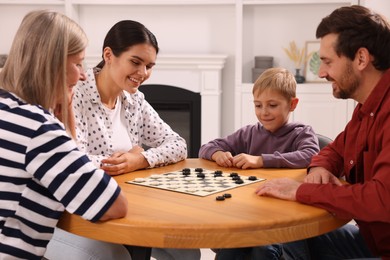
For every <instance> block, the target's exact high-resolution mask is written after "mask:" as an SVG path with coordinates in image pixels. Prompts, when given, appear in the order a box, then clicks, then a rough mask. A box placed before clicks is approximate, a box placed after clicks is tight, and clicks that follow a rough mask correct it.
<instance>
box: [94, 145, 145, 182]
mask: <svg viewBox="0 0 390 260" xmlns="http://www.w3.org/2000/svg"><path fill="white" fill-rule="evenodd" d="M143 151H144V149H143V148H142V147H140V146H138V145H137V146H134V147H133V148H131V149H130V150H129V151H127V152H116V153H114V154H113V155H112V156H110V157H109V158H106V159H103V160H102V166H101V167H100V168H101V169H103V170H104V171H105V172H107V173H108V174H109V175H112V176H113V175H119V174H123V173H128V172H132V171H135V170H138V169H144V168H147V167H148V166H149V163H148V161H147V160H146V159H145V157H144V156H143V155H142V152H143Z"/></svg>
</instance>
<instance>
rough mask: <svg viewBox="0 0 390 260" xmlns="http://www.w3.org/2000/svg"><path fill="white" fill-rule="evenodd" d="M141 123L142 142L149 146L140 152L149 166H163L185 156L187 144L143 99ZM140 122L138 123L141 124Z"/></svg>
mask: <svg viewBox="0 0 390 260" xmlns="http://www.w3.org/2000/svg"><path fill="white" fill-rule="evenodd" d="M141 113H142V115H141V116H142V119H141V122H142V124H143V128H142V129H143V130H142V131H143V133H142V138H141V139H142V143H143V144H145V145H146V146H148V147H149V149H147V150H146V151H144V152H142V154H143V156H144V157H145V158H146V160H147V161H148V163H149V165H150V168H153V167H159V166H164V165H168V164H172V163H176V162H178V161H181V160H184V159H186V158H187V144H186V141H185V139H184V138H183V137H181V136H179V134H177V133H176V132H175V131H173V130H172V128H171V127H170V126H169V125H168V124H167V123H165V122H164V121H163V120H162V119H161V118H160V116H159V115H158V113H157V112H156V111H155V110H154V109H153V107H152V106H151V105H150V104H149V103H148V102H147V101H146V100H145V99H142V101H141ZM141 122H140V124H141Z"/></svg>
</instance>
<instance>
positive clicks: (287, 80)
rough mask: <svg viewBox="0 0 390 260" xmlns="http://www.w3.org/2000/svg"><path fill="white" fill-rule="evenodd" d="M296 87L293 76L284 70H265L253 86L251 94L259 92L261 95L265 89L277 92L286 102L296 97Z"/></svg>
mask: <svg viewBox="0 0 390 260" xmlns="http://www.w3.org/2000/svg"><path fill="white" fill-rule="evenodd" d="M296 86H297V82H296V81H295V77H294V75H293V74H292V73H291V72H290V71H288V70H286V69H284V68H270V69H267V70H265V71H264V72H263V73H262V74H261V75H260V76H259V77H258V78H257V80H256V82H255V84H254V85H253V90H252V94H254V93H255V92H256V91H259V92H258V94H261V93H262V92H263V91H264V90H266V89H272V90H276V91H278V92H279V93H280V94H281V95H282V96H284V97H285V98H286V99H287V100H289V101H290V100H291V99H292V98H295V97H296Z"/></svg>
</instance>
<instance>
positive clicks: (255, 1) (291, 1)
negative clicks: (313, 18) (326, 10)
mask: <svg viewBox="0 0 390 260" xmlns="http://www.w3.org/2000/svg"><path fill="white" fill-rule="evenodd" d="M351 2H354V4H358V0H352V1H351V0H317V1H316V0H243V4H244V5H295V4H351Z"/></svg>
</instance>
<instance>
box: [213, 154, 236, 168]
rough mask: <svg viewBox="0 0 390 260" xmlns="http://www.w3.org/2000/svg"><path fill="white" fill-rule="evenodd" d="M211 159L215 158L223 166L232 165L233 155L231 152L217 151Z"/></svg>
mask: <svg viewBox="0 0 390 260" xmlns="http://www.w3.org/2000/svg"><path fill="white" fill-rule="evenodd" d="M211 159H212V160H214V161H215V162H216V163H217V164H218V165H219V166H222V167H232V166H233V163H232V160H233V156H232V154H231V153H230V152H223V151H217V152H215V153H214V154H213V155H212V156H211Z"/></svg>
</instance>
